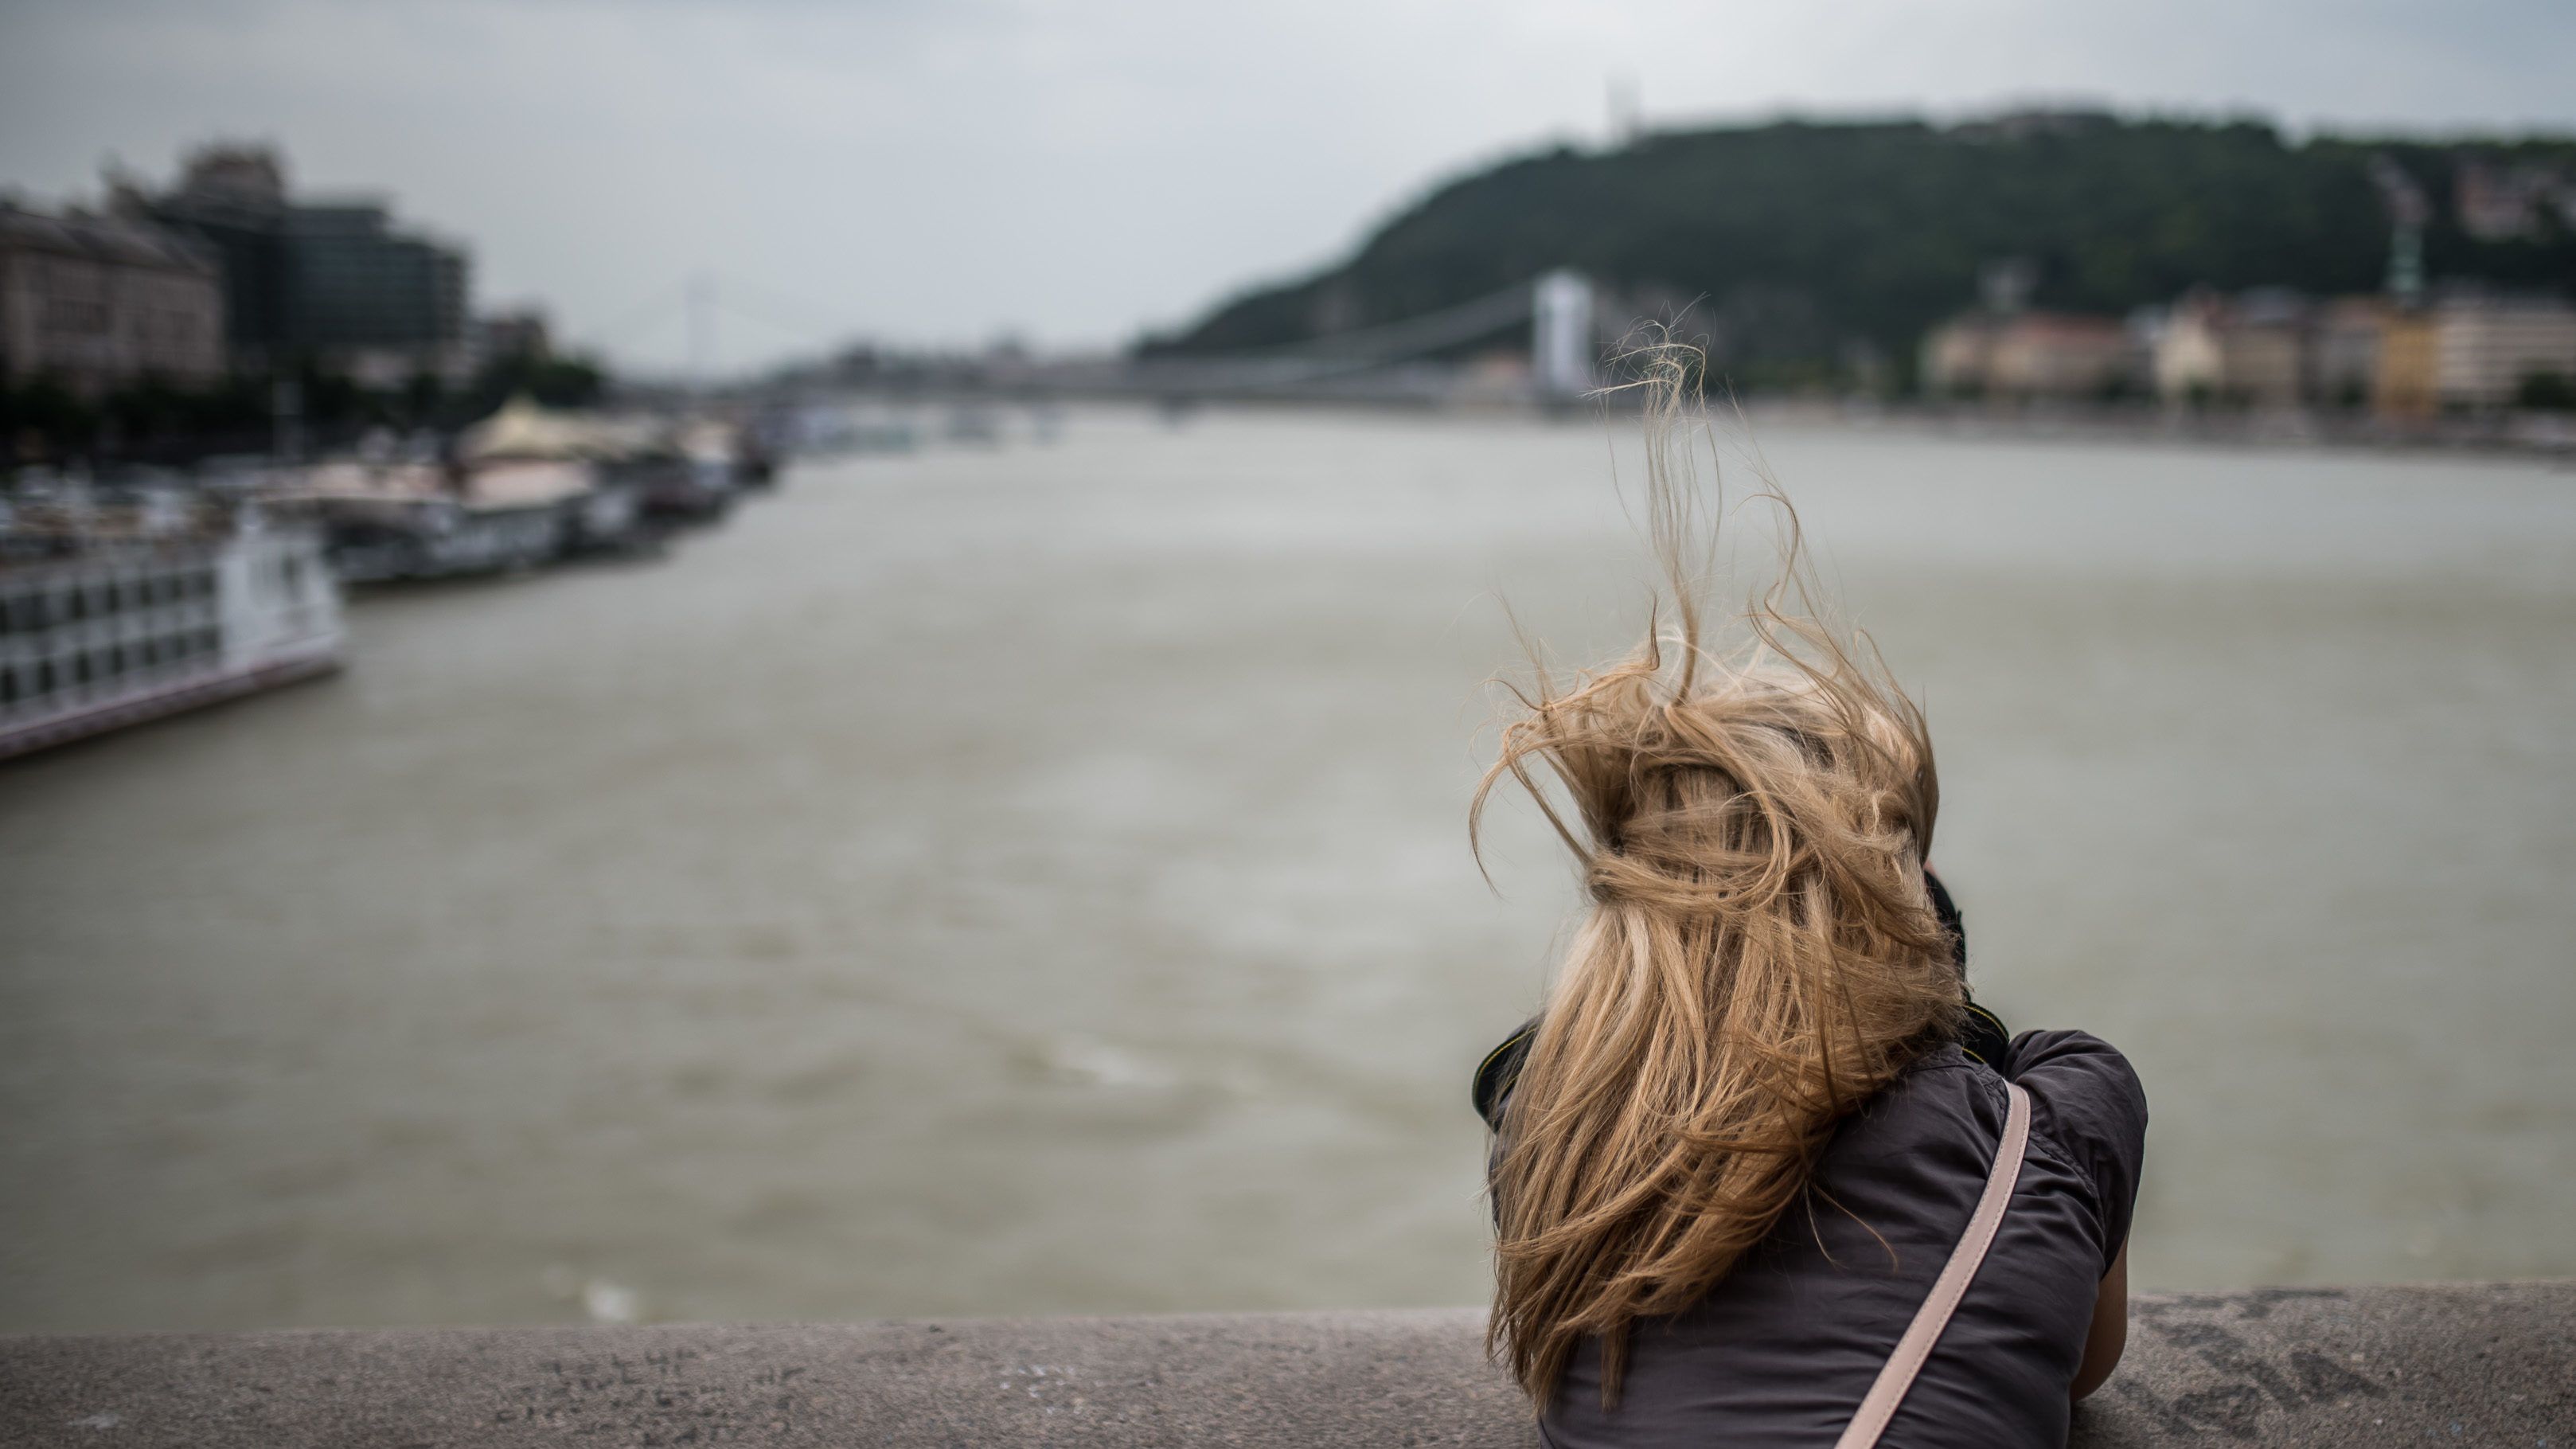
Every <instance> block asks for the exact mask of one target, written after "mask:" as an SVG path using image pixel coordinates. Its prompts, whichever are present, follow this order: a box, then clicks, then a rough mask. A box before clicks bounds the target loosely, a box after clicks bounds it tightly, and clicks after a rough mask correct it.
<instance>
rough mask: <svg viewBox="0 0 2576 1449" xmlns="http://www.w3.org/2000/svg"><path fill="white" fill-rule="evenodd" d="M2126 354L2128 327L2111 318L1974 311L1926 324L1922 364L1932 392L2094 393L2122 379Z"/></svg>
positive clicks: (2125, 379)
mask: <svg viewBox="0 0 2576 1449" xmlns="http://www.w3.org/2000/svg"><path fill="white" fill-rule="evenodd" d="M2134 358H2135V351H2134V348H2133V346H2132V344H2131V341H2130V337H2129V332H2128V329H2127V328H2125V327H2123V326H2122V325H2121V324H2120V323H2119V322H2118V321H2117V320H2116V319H2113V318H2109V317H2088V316H2080V315H2076V314H2072V313H2063V312H2022V313H2017V314H2012V315H1999V314H1995V313H1991V312H1980V313H1972V314H1970V315H1968V316H1965V317H1958V318H1954V319H1952V320H1951V321H1949V322H1946V323H1943V324H1942V325H1941V326H1939V327H1936V328H1934V329H1933V330H1932V332H1931V334H1930V335H1929V336H1927V337H1926V338H1925V339H1924V343H1923V362H1922V369H1923V381H1924V386H1925V388H1926V390H1928V391H1930V392H1932V393H1933V394H1935V395H1946V396H1952V397H1969V396H1974V397H1999V398H2099V397H2104V396H2108V395H2110V394H2112V393H2114V392H2117V391H2119V390H2120V389H2122V388H2123V387H2125V386H2126V385H2127V384H2128V383H2129V381H2130V380H2131V377H2132V374H2133V368H2134Z"/></svg>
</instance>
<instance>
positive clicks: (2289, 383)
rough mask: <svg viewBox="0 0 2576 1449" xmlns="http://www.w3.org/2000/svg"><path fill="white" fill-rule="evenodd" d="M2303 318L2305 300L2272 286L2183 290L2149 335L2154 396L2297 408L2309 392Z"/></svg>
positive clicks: (2305, 318) (2306, 313) (2306, 316)
mask: <svg viewBox="0 0 2576 1449" xmlns="http://www.w3.org/2000/svg"><path fill="white" fill-rule="evenodd" d="M2309 317H2310V308H2309V306H2308V304H2307V302H2306V301H2305V299H2303V298H2301V297H2299V296H2298V295H2297V294H2295V293H2292V292H2287V291H2283V290H2281V289H2279V288H2262V289H2258V290H2255V291H2250V292H2247V293H2245V294H2243V295H2242V296H2240V297H2238V298H2236V299H2235V300H2233V301H2230V300H2228V299H2226V298H2223V297H2220V296H2218V295H2217V294H2215V293H2211V292H2195V293H2192V294H2190V295H2188V296H2185V297H2184V298H2183V299H2182V300H2181V301H2180V302H2177V303H2176V304H2174V309H2173V311H2172V313H2171V315H2170V316H2169V317H2168V318H2167V319H2166V322H2165V325H2164V328H2163V329H2162V331H2161V332H2160V333H2159V334H2158V335H2157V337H2156V340H2155V354H2154V360H2153V363H2152V369H2151V370H2152V372H2153V375H2154V378H2155V387H2156V395H2157V396H2158V397H2161V398H2163V399H2164V400H2165V401H2166V402H2168V403H2185V402H2188V403H2204V402H2224V403H2230V404H2235V405H2240V406H2251V407H2261V408H2289V407H2296V406H2298V405H2299V404H2300V403H2301V402H2302V401H2303V400H2304V399H2305V397H2306V395H2307V391H2308V386H2307V384H2308V357H2307V344H2308V326H2309Z"/></svg>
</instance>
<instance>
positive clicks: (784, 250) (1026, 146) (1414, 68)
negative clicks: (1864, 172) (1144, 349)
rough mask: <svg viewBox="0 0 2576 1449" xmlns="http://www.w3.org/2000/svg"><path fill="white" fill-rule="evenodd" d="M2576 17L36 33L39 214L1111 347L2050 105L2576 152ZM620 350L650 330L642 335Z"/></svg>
mask: <svg viewBox="0 0 2576 1449" xmlns="http://www.w3.org/2000/svg"><path fill="white" fill-rule="evenodd" d="M2570 54H2576V12H2571V11H2569V10H2568V8H2567V7H2564V6H2557V5H2546V4H2484V5H2477V4H2472V5H2466V6H2455V7H2451V8H2450V9H2448V10H2443V11H2436V10H2434V9H2433V8H2431V7H2421V6H2413V5H2398V4H2393V3H2367V4H2343V5H2335V4H2323V3H2316V0H2291V3H2286V4H2278V5H2268V6H2259V5H2244V4H2234V3H2214V0H2182V3H2177V4H2168V5H2161V6H2155V7H2145V6H2132V7H2118V8H2104V7H2069V6H2060V5H2048V4H2043V3H2038V0H1952V3H1946V4H1941V5H1922V4H1911V3H1902V0H1853V3H1847V4H1844V5H1839V6H1832V7H1823V6H1780V5H1776V4H1762V5H1753V4H1743V3H1721V4H1708V3H1683V0H1627V3H1620V4H1603V5H1564V4H1538V3H1530V0H1489V3H1479V4H1467V3H1456V0H1305V3H1300V4H1298V5H1293V6H1287V5H1280V6H1263V7H1248V6H1235V5H1224V4H1214V5H1211V4H1207V3H1204V0H1130V3H1102V4H1092V5H1071V4H1062V3H1043V0H981V3H965V4H934V3H926V0H925V3H913V0H893V3H881V4H860V5H834V4H826V3H821V0H766V3H741V0H737V3H729V4H694V3H683V0H649V3H642V4H637V3H631V0H628V3H615V0H541V3H522V4H509V3H502V0H441V3H426V0H423V3H393V0H384V3H330V0H186V3H175V0H174V3H129V4H122V5H119V4H75V3H66V0H19V3H16V4H13V5H11V6H9V8H7V10H6V11H5V12H0V182H6V183H11V184H15V185H17V186H19V187H21V188H23V189H25V190H27V191H29V192H32V193H33V194H35V195H37V196H39V197H63V196H67V195H73V194H77V193H80V192H83V191H86V190H89V189H91V188H92V187H93V186H94V184H95V180H94V178H95V174H96V171H97V167H98V165H99V163H100V161H101V159H102V158H103V157H104V156H106V155H108V154H110V153H113V154H115V155H117V156H119V157H121V158H122V159H123V160H124V161H125V162H126V163H127V164H129V165H131V166H135V167H137V168H140V169H144V170H146V171H150V172H155V173H159V172H165V171H166V170H167V169H168V167H169V166H170V164H171V162H172V160H173V158H174V157H175V155H176V153H177V152H178V151H179V150H180V149H182V148H183V147H184V146H186V145H187V144H189V143H191V142H194V141H198V140H202V139H206V138H208V137H212V136H218V135H229V136H259V137H268V138H272V139H275V140H277V141H279V142H280V143H282V144H283V145H284V146H285V147H286V148H287V150H288V152H289V155H290V158H291V160H292V163H293V165H294V167H295V171H296V173H297V175H298V177H299V179H300V180H301V181H302V182H303V183H305V184H307V185H310V186H314V187H319V188H329V189H366V190H375V191H383V192H390V193H392V194H394V195H395V196H396V197H397V198H398V200H399V202H400V205H401V209H402V211H403V212H404V214H405V215H406V216H408V217H410V218H413V219H415V220H417V221H419V222H422V223H425V224H427V225H429V226H431V227H433V228H436V229H439V230H442V231H445V232H447V233H450V234H452V235H456V236H460V237H463V238H466V239H468V240H470V241H471V242H472V244H473V247H474V252H475V257H476V264H477V267H478V275H479V278H480V290H481V294H482V296H483V297H484V298H486V299H487V300H492V301H501V300H508V299H512V298H537V299H543V300H545V301H547V302H549V303H550V304H552V305H553V307H554V309H555V311H556V313H557V315H558V317H559V318H560V319H561V320H562V321H563V323H564V324H565V325H566V327H567V329H568V330H569V331H571V332H572V333H574V334H575V335H576V336H588V337H590V338H591V339H593V340H595V341H600V342H604V343H605V344H606V345H607V346H609V347H610V349H611V350H612V351H613V352H614V353H615V354H616V355H618V356H619V357H621V358H622V359H624V360H627V361H630V362H636V363H642V364H646V365H653V364H667V363H670V362H671V361H673V360H675V359H676V358H677V357H678V356H679V355H680V351H681V347H682V342H681V336H680V327H679V324H678V320H677V317H676V315H675V312H674V311H673V309H669V308H663V309H661V310H659V311H656V310H655V308H654V306H653V303H654V300H655V299H656V298H657V297H660V296H663V295H666V294H667V293H668V292H670V291H672V290H673V289H675V288H676V285H677V283H678V282H679V280H680V278H682V277H683V276H684V275H686V274H689V273H691V272H695V271H700V270H705V271H710V272H713V273H714V274H716V275H717V276H718V278H719V283H718V285H719V287H720V288H721V289H723V291H724V293H725V295H726V297H727V298H728V300H729V301H730V302H731V303H732V304H733V307H734V309H738V310H729V313H728V315H727V316H726V317H725V319H724V321H723V323H722V337H721V340H720V350H721V352H722V354H723V355H724V356H725V357H726V358H727V359H728V360H730V361H734V362H745V361H754V360H765V359H769V358H774V357H778V356H781V355H785V354H790V353H795V352H800V351H806V352H810V351H813V350H817V349H819V348H820V347H822V346H823V345H825V344H826V343H827V342H829V341H831V340H833V339H837V338H840V337H844V336H848V335H853V334H861V333H865V334H873V335H879V336H888V337H896V338H905V339H916V340H945V341H955V342H969V341H977V340H981V339H983V338H986V337H988V336H990V335H992V334H993V333H995V332H996V331H998V330H1001V329H1005V328H1011V329H1019V330H1022V331H1025V332H1027V333H1029V334H1031V335H1033V336H1035V337H1037V338H1038V339H1040V340H1042V341H1047V342H1053V343H1080V342H1099V343H1106V342H1113V341H1117V340H1120V339H1122V338H1124V337H1126V336H1128V335H1130V334H1131V333H1132V332H1133V331H1134V330H1135V329H1136V328H1137V327H1139V326H1141V325H1145V324H1149V323H1152V322H1156V321H1168V320H1173V319H1176V318H1179V317H1182V316H1184V315H1186V314H1188V313H1190V312H1191V311H1193V310H1194V309H1196V308H1198V307H1199V306H1201V305H1203V304H1205V303H1206V302H1208V301H1209V300H1211V299H1212V298H1213V297H1215V296H1216V295H1218V294H1220V293H1222V292H1225V291H1227V290H1230V289H1232V288H1233V287H1235V286H1237V285H1239V284H1241V283H1243V282H1245V281H1248V280H1251V279H1255V278H1260V277H1265V276H1275V275H1279V274H1283V273H1287V272H1292V271H1295V270H1299V269H1302V268H1304V267H1307V266H1311V265H1314V264H1316V263H1318V262H1321V261H1323V260H1326V259H1328V258H1329V257H1330V256H1332V255H1333V254H1334V253H1336V252H1337V251H1339V250H1340V249H1342V248H1343V247H1346V246H1347V245H1348V244H1349V243H1350V242H1351V241H1352V240H1353V239H1354V238H1355V237H1356V236H1358V235H1359V234H1360V232H1361V231H1362V230H1363V229H1364V228H1365V226H1366V225H1367V224H1368V223H1369V222H1370V221H1371V220H1373V219H1375V218H1376V217H1378V216H1381V215H1383V214H1384V213H1385V212H1386V211H1387V210H1389V209H1390V208H1392V207H1393V206H1396V205H1398V204H1400V203H1401V202H1402V201H1404V200H1405V199H1407V198H1408V197H1410V196H1411V195H1413V194H1415V193H1416V192H1417V191H1418V190H1419V189H1420V188H1421V187H1422V186H1423V185H1424V184H1426V183H1427V182H1428V181H1429V180H1431V179H1433V178H1435V177H1437V176H1439V175H1443V174H1448V173H1452V172H1454V171H1456V170H1458V169H1459V168H1461V167H1462V166H1464V165H1467V164H1470V163H1472V162H1474V161H1476V160H1479V159H1482V158H1485V157H1490V156H1492V155H1495V154H1498V153H1500V152H1503V151H1507V150H1512V149H1519V148H1522V147H1525V146H1530V145H1535V144H1539V143H1542V142H1545V141H1547V140H1550V139H1555V138H1575V139H1581V138H1586V137H1591V136H1597V135H1598V134H1599V132H1600V130H1601V128H1602V116H1603V111H1604V97H1605V88H1606V86H1607V84H1608V82H1609V80H1610V79H1611V78H1612V77H1613V76H1620V77H1628V78H1632V79H1633V80H1634V82H1635V83H1636V84H1637V85H1638V87H1639V88H1640V89H1641V91H1642V93H1643V96H1644V100H1645V103H1646V109H1647V114H1648V116H1649V118H1650V119H1651V120H1652V121H1653V122H1655V123H1657V124H1668V123H1672V122H1675V121H1679V120H1686V119H1706V118H1714V117H1725V116H1750V115H1759V114H1765V113H1770V112H1776V111H1779V110H1782V109H1793V108H1794V109H1798V110H1803V111H1809V112H1833V111H1847V110H1857V109H1865V110H1872V111H1886V110H1890V109H1897V108H1924V109H1931V110H1934V111H1939V112H1956V111H1959V110H1965V109H1974V108H1979V107H1983V106H1986V105H1991V104H1994V103H1996V102H1998V101H2002V100H2009V99H2013V98H2018V97H2028V96H2052V97H2069V96H2080V97H2086V98H2094V99H2101V100H2108V101H2112V102H2115V103H2119V104H2122V105H2126V106H2131V107H2162V108H2169V109H2182V110H2195V111H2204V112H2205V111H2212V110H2220V109H2230V108H2234V109H2257V110H2261V111H2263V112H2265V113H2267V114H2270V115H2273V116H2276V117H2279V118H2281V119H2283V120H2285V121H2287V122H2290V123H2292V124H2294V125H2301V126H2310V125H2317V124H2331V125H2337V126H2341V127H2345V128H2351V127H2398V126H2402V127H2408V128H2419V129H2420V128H2463V127H2506V126H2526V125H2540V126H2547V127H2551V128H2555V129H2561V130H2564V129H2568V128H2570V127H2571V125H2576V96H2571V88H2570V87H2568V86H2567V85H2566V84H2565V74H2564V66H2563V61H2564V57H2566V56H2568V55H2570ZM621 319H623V326H622V327H621V326H620V323H621Z"/></svg>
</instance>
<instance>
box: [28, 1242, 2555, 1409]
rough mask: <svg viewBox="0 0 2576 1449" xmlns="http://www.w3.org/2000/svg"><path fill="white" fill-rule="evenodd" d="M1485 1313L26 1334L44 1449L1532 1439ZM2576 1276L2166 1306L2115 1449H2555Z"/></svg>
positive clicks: (2100, 1403)
mask: <svg viewBox="0 0 2576 1449" xmlns="http://www.w3.org/2000/svg"><path fill="white" fill-rule="evenodd" d="M1483 1329H1484V1315H1483V1312H1482V1310H1478V1309H1435V1310H1415V1311H1388V1312H1374V1313H1371V1312H1349V1313H1288V1314H1205V1315H1191V1316H1179V1317H1146V1318H1060V1319H989V1320H974V1319H969V1320H959V1321H938V1322H933V1321H910V1322H877V1323H850V1324H816V1325H802V1326H790V1325H703V1326H694V1325H678V1326H669V1327H648V1328H511V1329H465V1328H414V1329H384V1330H372V1331H332V1330H312V1331H285V1332H264V1333H167V1334H106V1335H87V1336H18V1337H0V1440H5V1441H6V1442H8V1443H11V1444H24V1445H30V1446H52V1445H85V1446H86V1445H116V1446H121V1449H122V1446H133V1449H148V1446H161V1445H168V1446H173V1449H176V1446H188V1449H224V1446H234V1445H238V1446H258V1449H298V1446H303V1445H317V1446H318V1445H330V1446H335V1449H337V1446H358V1445H377V1444H386V1445H391V1444H402V1445H420V1446H428V1445H463V1444H475V1445H491V1446H501V1449H507V1446H511V1445H536V1444H559V1443H564V1442H569V1441H579V1442H585V1443H599V1444H616V1445H667V1444H721V1443H747V1444H761V1445H771V1446H782V1449H783V1446H797V1445H825V1444H829V1445H857V1444H866V1445H876V1446H886V1449H910V1446H922V1449H930V1446H940V1449H946V1446H951V1445H962V1444H977V1445H986V1444H993V1445H1013V1444H1048V1445H1091V1444H1097V1445H1117V1446H1121V1449H1156V1446H1166V1445H1168V1446H1173V1449H1180V1446H1199V1445H1206V1444H1229V1445H1239V1446H1247V1449H1261V1446H1271V1445H1276V1446H1280V1449H1292V1446H1293V1449H1336V1446H1344V1445H1347V1446H1352V1449H1359V1446H1372V1449H1373V1446H1383V1445H1399V1444H1409V1445H1430V1444H1451V1445H1490V1446H1504V1445H1511V1446H1521V1445H1527V1444H1531V1443H1533V1442H1534V1436H1533V1435H1532V1434H1531V1433H1530V1431H1529V1429H1528V1427H1527V1421H1526V1417H1525V1411H1524V1409H1523V1407H1522V1404H1521V1401H1520V1398H1519V1396H1518V1395H1517V1394H1516V1393H1515V1392H1514V1390H1513V1389H1512V1386H1511V1385H1510V1384H1509V1383H1508V1382H1507V1381H1506V1380H1505V1379H1504V1378H1503V1377H1502V1375H1501V1374H1500V1373H1498V1372H1497V1371H1496V1370H1495V1369H1493V1368H1492V1367H1491V1366H1490V1365H1489V1364H1488V1363H1487V1362H1486V1360H1485V1358H1484V1354H1483V1350H1482V1334H1483ZM2571 1359H2576V1281H2559V1282H2532V1283H2491V1284H2448V1285H2439V1286H2421V1287H2378V1288H2351V1289H2344V1288H2267V1289H2256V1290H2253V1291H2250V1292H2242V1293H2224V1294H2151V1295H2146V1296H2143V1297H2141V1298H2138V1299H2137V1300H2135V1302H2134V1303H2133V1304H2132V1307H2131V1318H2130V1328H2129V1350H2128V1354H2127V1357H2126V1358H2125V1360H2124V1361H2123V1362H2122V1364H2121V1367H2120V1371H2119V1373H2118V1374H2117V1375H2116V1376H2115V1377H2114V1378H2113V1379H2112V1381H2111V1383H2110V1385H2109V1386H2108V1387H2107V1388H2105V1389H2104V1390H2103V1391H2102V1392H2101V1393H2100V1394H2099V1395H2097V1396H2096V1397H2095V1398H2094V1399H2092V1400H2090V1401H2088V1402H2087V1403H2085V1404H2084V1405H2083V1406H2082V1407H2081V1408H2080V1409H2079V1410H2078V1412H2077V1415H2076V1421H2075V1435H2074V1439H2073V1442H2074V1443H2075V1444H2076V1445H2078V1446H2094V1449H2111V1446H2120V1449H2131V1446H2136V1449H2146V1446H2158V1445H2170V1444H2192V1443H2204V1442H2209V1441H2220V1442H2230V1441H2232V1442H2247V1443H2262V1444H2269V1445H2327V1444H2337V1445H2340V1444H2362V1443H2369V1444H2380V1443H2395V1442H2398V1441H2400V1440H2421V1439H2426V1438H2431V1439H2436V1440H2440V1441H2443V1442H2452V1441H2458V1442H2462V1443H2476V1444H2489V1443H2493V1444H2516V1445H2531V1444H2539V1445H2549V1444H2560V1443H2564V1442H2566V1436H2568V1435H2569V1434H2571V1433H2576V1385H2571V1383H2570V1382H2569V1379H2568V1375H2567V1365H2568V1363H2569V1362H2570V1361H2571Z"/></svg>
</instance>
